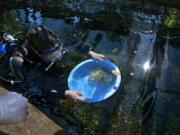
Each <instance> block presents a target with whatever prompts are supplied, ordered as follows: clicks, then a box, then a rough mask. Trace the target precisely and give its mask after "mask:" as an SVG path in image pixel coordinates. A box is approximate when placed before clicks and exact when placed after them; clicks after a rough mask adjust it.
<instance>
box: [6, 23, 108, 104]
mask: <svg viewBox="0 0 180 135" xmlns="http://www.w3.org/2000/svg"><path fill="white" fill-rule="evenodd" d="M25 36H26V37H25V40H24V42H23V44H22V45H21V46H20V47H18V49H16V51H14V53H13V55H12V56H11V57H10V62H9V64H10V68H11V71H12V73H13V75H14V76H15V77H16V79H18V80H21V81H26V82H28V83H29V85H30V86H32V87H33V88H34V87H37V88H38V89H40V90H41V91H42V92H44V93H46V95H47V98H49V97H52V100H54V98H58V99H64V98H65V97H66V98H70V99H72V100H73V101H75V102H86V101H85V100H84V99H83V98H81V95H82V93H79V92H78V91H76V90H71V91H70V90H64V89H61V87H62V86H63V81H65V78H64V77H62V78H60V77H57V76H56V74H57V72H51V73H48V71H49V70H50V68H52V67H53V66H54V65H56V64H55V63H57V62H59V61H61V59H62V57H63V55H64V54H65V53H66V51H64V50H63V46H66V44H63V41H62V40H61V39H60V38H59V37H58V36H57V34H56V33H54V32H53V31H51V30H50V29H49V28H47V27H46V26H44V25H40V26H36V27H33V28H31V29H29V30H28V32H27V33H26V35H25ZM72 48H74V49H75V50H77V51H79V52H83V53H85V54H87V55H89V56H91V57H92V58H95V59H99V60H103V59H105V58H106V57H105V56H104V55H103V54H98V53H95V52H94V51H92V50H91V49H90V47H88V46H86V45H83V44H82V43H77V44H75V45H74V46H72ZM67 53H68V52H67ZM52 91H56V93H55V94H53V92H52ZM51 95H54V97H53V96H51ZM52 102H54V101H52Z"/></svg>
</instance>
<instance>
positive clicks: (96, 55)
mask: <svg viewBox="0 0 180 135" xmlns="http://www.w3.org/2000/svg"><path fill="white" fill-rule="evenodd" d="M88 53H89V55H91V57H92V58H94V59H98V60H101V61H103V59H107V58H106V57H105V56H104V55H103V54H99V53H95V52H93V51H89V52H88Z"/></svg>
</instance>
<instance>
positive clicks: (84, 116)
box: [0, 0, 180, 135]
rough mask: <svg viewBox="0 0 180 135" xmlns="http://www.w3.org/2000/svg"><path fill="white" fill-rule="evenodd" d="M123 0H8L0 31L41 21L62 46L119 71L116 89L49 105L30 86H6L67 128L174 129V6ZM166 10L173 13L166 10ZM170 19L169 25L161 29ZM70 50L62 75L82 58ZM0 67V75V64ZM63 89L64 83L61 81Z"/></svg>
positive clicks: (78, 131)
mask: <svg viewBox="0 0 180 135" xmlns="http://www.w3.org/2000/svg"><path fill="white" fill-rule="evenodd" d="M128 2H129V3H126V2H125V3H119V2H117V1H113V2H110V1H85V0H81V1H57V0H48V1H43V2H40V1H34V0H32V1H23V4H22V3H21V4H19V3H18V2H17V3H16V2H14V3H12V4H9V6H8V7H7V6H6V8H7V9H8V10H6V9H4V7H1V14H2V16H1V17H0V28H1V29H2V30H5V31H8V32H10V33H15V32H16V31H19V30H21V31H26V29H27V28H28V27H30V26H32V25H36V24H45V25H47V26H48V27H49V28H51V29H52V30H53V31H55V32H56V33H58V34H59V36H60V37H62V38H63V39H65V40H67V42H66V44H69V47H67V49H69V48H72V46H71V45H72V44H74V43H76V42H82V43H84V44H86V45H89V46H90V47H92V48H93V49H94V50H95V51H97V52H100V53H104V54H105V55H106V56H107V57H108V58H110V59H111V60H112V61H114V62H115V63H116V64H117V65H118V67H119V69H120V70H121V73H122V83H121V84H122V85H121V86H120V88H119V90H118V92H117V93H115V95H113V96H112V97H110V98H109V99H107V100H105V101H103V102H99V103H95V104H73V103H72V102H70V101H68V100H64V101H60V103H59V105H58V106H57V105H56V104H55V103H48V102H47V101H46V98H47V96H43V95H41V92H40V91H38V90H37V88H36V87H35V86H34V84H31V85H32V87H29V88H27V86H22V85H20V86H13V87H12V88H11V90H16V91H18V92H22V93H23V94H24V95H25V96H27V97H28V98H29V101H30V102H32V103H33V104H35V105H36V106H37V107H38V108H39V109H41V110H42V111H44V112H45V113H46V114H47V115H48V116H49V117H51V118H52V119H53V120H54V121H56V122H57V123H59V124H60V125H61V126H63V127H64V128H65V129H67V130H68V131H69V132H70V133H72V134H107V135H109V134H113V135H115V134H119V133H121V134H130V135H133V134H147V135H151V134H158V135H159V134H165V133H167V134H170V133H172V134H176V133H178V126H179V125H180V123H179V119H178V118H179V114H180V113H179V110H178V109H177V108H178V106H179V102H178V100H179V92H178V89H179V88H180V79H179V78H180V77H179V76H180V69H179V66H180V62H179V60H178V57H179V56H180V53H179V50H178V49H179V46H178V44H179V37H178V36H179V30H178V29H177V28H179V27H177V26H178V21H179V18H178V15H179V10H178V9H170V10H169V8H168V7H163V6H162V7H158V6H157V5H153V4H149V5H148V6H147V5H145V6H144V8H143V9H142V8H140V7H141V6H140V5H134V3H133V2H132V1H131V2H132V3H133V5H131V4H130V3H131V2H130V1H128ZM3 3H5V2H3ZM7 3H8V0H7ZM1 4H2V3H1ZM20 5H21V6H20ZM171 10H173V11H174V10H175V11H176V12H175V11H174V12H172V13H170V14H169V11H170V12H171ZM174 14H175V16H176V17H175V18H172V16H173V17H174ZM169 18H170V19H169ZM172 20H173V21H172ZM170 22H173V23H174V22H177V24H176V25H173V27H169V26H171V25H170ZM175 28H176V29H175ZM174 39H176V40H174ZM70 56H71V58H69V59H68V58H67V59H66V58H64V61H63V62H64V63H63V64H62V65H61V66H62V67H63V66H64V67H65V68H64V69H66V70H65V73H64V76H65V77H66V78H67V76H68V74H69V72H70V71H71V69H72V68H73V67H74V66H75V65H76V64H77V63H79V62H80V61H82V60H84V59H87V57H86V56H83V55H79V54H77V53H74V52H72V54H70ZM73 56H75V57H73ZM0 67H1V70H2V71H1V73H2V75H6V72H7V71H6V72H5V70H4V65H1V66H0ZM63 87H67V84H66V82H64V83H63ZM20 88H22V89H20ZM56 92H57V91H56V90H52V91H51V92H50V93H49V96H50V95H53V94H56ZM173 122H174V123H175V124H173ZM168 125H169V126H168ZM151 127H152V128H151Z"/></svg>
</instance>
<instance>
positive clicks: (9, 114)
mask: <svg viewBox="0 0 180 135" xmlns="http://www.w3.org/2000/svg"><path fill="white" fill-rule="evenodd" d="M26 102H27V99H26V98H24V97H23V96H22V95H21V94H17V93H15V92H6V93H3V94H0V124H15V123H19V122H23V121H25V120H26V116H27V114H28V106H27V103H26Z"/></svg>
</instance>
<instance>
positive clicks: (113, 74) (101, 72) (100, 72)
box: [68, 59, 121, 102]
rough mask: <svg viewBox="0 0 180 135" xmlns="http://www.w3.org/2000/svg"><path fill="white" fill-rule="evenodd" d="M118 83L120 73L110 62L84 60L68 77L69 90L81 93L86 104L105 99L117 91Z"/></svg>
mask: <svg viewBox="0 0 180 135" xmlns="http://www.w3.org/2000/svg"><path fill="white" fill-rule="evenodd" d="M120 83H121V74H120V71H119V69H118V67H117V66H116V65H115V64H114V63H112V62H111V61H110V60H103V61H100V60H95V59H88V60H85V61H83V62H81V63H80V64H78V65H77V66H76V67H75V68H74V69H73V70H72V71H71V72H70V74H69V77H68V87H69V89H70V90H76V91H79V92H81V93H82V94H83V95H82V98H84V99H85V100H87V101H88V102H99V101H102V100H105V99H107V98H108V97H110V96H111V95H113V94H114V93H115V92H116V91H117V89H118V88H119V85H120Z"/></svg>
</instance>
